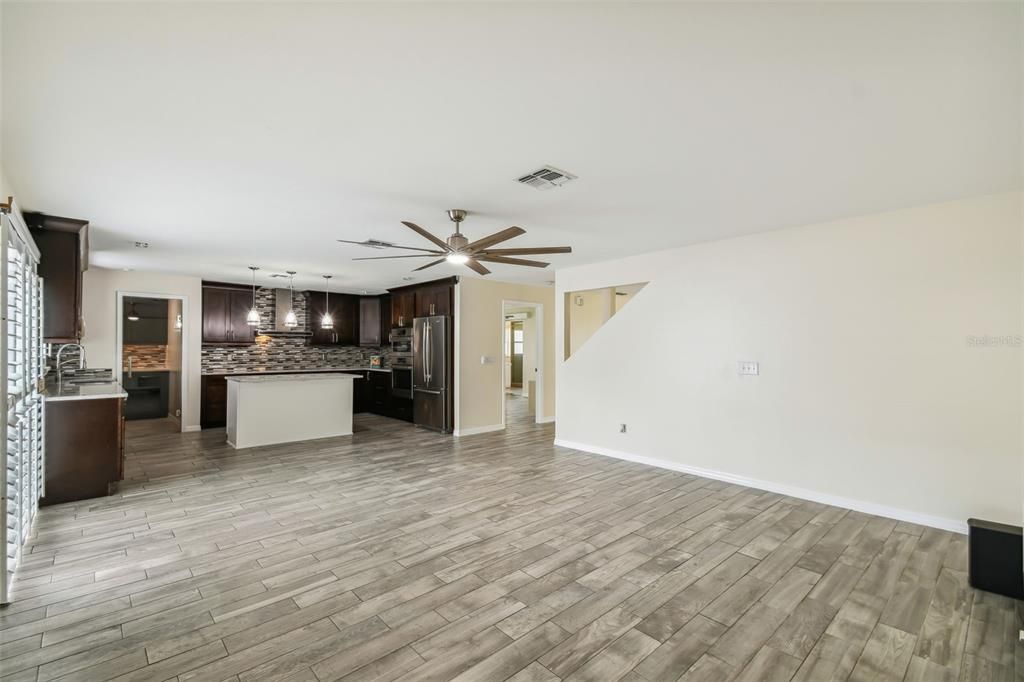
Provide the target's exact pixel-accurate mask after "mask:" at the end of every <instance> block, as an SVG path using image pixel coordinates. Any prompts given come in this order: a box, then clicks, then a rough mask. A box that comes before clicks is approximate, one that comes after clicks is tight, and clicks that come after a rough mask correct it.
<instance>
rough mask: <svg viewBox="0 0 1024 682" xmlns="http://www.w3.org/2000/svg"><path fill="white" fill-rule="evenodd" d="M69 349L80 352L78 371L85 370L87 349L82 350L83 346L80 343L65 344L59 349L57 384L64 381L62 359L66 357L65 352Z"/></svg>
mask: <svg viewBox="0 0 1024 682" xmlns="http://www.w3.org/2000/svg"><path fill="white" fill-rule="evenodd" d="M68 348H72V349H76V350H77V351H78V369H80V370H81V369H85V349H84V348H82V345H81V344H78V343H65V344H64V345H63V346H61V347H60V348H58V349H57V382H58V383H60V382H61V381H63V379H64V360H62V359H61V357H62V356H63V355H64V351H66V350H67V349H68Z"/></svg>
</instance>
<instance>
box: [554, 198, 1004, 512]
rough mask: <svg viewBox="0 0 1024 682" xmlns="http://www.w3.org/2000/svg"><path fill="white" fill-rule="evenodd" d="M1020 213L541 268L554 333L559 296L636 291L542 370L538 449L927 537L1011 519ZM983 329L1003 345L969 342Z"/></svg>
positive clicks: (893, 219) (808, 231) (802, 232)
mask: <svg viewBox="0 0 1024 682" xmlns="http://www.w3.org/2000/svg"><path fill="white" fill-rule="evenodd" d="M1020 220H1021V195H1020V194H1005V195H998V196H988V197H979V198H973V199H969V200H964V201H957V202H951V203H944V204H937V205H930V206H922V207H918V208H913V209H909V210H903V211H895V212H890V213H884V214H878V215H871V216H864V217H859V218H852V219H848V220H842V221H837V222H832V223H827V224H820V225H813V226H808V227H802V228H796V229H787V230H780V231H776V232H769V233H763V234H759V235H754V236H749V237H743V238H738V239H732V240H726V241H719V242H711V243H706V244H700V245H695V246H690V247H685V248H680V249H674V250H670V251H661V252H657V253H652V254H647V255H642V256H637V257H632V258H626V259H622V260H617V261H610V262H605V263H599V264H594V265H587V266H580V267H577V268H569V269H564V270H560V271H558V273H557V293H556V297H555V298H556V302H557V304H558V306H559V308H560V309H559V311H558V324H556V330H557V333H559V334H560V333H561V330H562V329H563V326H562V320H563V319H564V317H563V316H564V311H563V310H561V308H562V306H563V302H564V297H563V296H562V293H563V292H565V291H571V290H579V289H591V288H595V287H600V286H607V285H611V284H616V283H619V282H636V281H644V280H650V284H648V285H647V286H646V287H645V288H644V290H643V291H641V292H640V293H638V294H637V295H636V296H635V297H634V298H633V300H632V301H631V302H630V304H629V305H628V306H626V307H625V308H624V309H623V310H622V311H621V312H620V313H619V314H617V315H615V316H614V317H613V318H612V319H611V320H609V321H608V323H607V324H605V325H604V327H602V328H601V330H600V331H599V332H598V333H597V334H595V335H594V336H593V337H592V338H591V339H590V340H589V341H588V342H587V344H586V345H585V346H584V347H582V348H580V349H579V351H578V352H577V353H576V354H575V355H573V356H572V357H571V358H569V360H567V361H565V362H559V367H558V379H557V380H558V424H557V438H558V439H559V441H561V442H566V443H571V444H576V445H581V446H583V447H586V448H590V449H592V450H597V451H604V452H606V453H607V452H616V453H619V454H625V455H627V456H641V457H648V458H653V459H655V460H658V461H660V462H661V463H663V464H667V465H669V466H672V467H676V468H685V467H695V468H700V469H704V470H710V471H712V472H718V473H720V474H725V475H731V476H737V477H743V478H746V479H753V480H755V481H758V482H760V484H762V485H764V486H765V487H773V488H774V489H777V490H786V491H789V492H791V493H792V494H801V495H804V496H811V497H814V496H817V497H818V498H819V499H821V497H822V496H831V497H830V498H829V499H835V498H846V503H847V504H846V506H859V507H860V508H863V509H871V510H873V511H876V512H880V513H883V512H884V513H888V514H891V515H897V516H901V517H903V518H914V519H916V520H918V521H920V522H926V523H931V524H932V525H938V526H943V527H952V528H961V527H962V524H963V522H964V521H965V520H966V519H967V518H968V517H972V516H974V517H979V518H987V519H992V520H996V521H1002V522H1007V523H1015V524H1019V523H1020V518H1021V475H1020V470H1021V459H1020V455H1021V450H1022V430H1021V429H1022V424H1021V410H1022V400H1021V392H1022V386H1021V376H1022V374H1021V372H1022V368H1021V364H1022V358H1021V355H1022V349H1021V347H1020V344H1019V343H1015V342H1014V341H1013V340H1012V337H1016V338H1017V339H1018V340H1019V337H1020V335H1021V334H1022V333H1024V332H1022V291H1021V282H1022V272H1021V253H1022V251H1021V248H1022V247H1021V239H1022V235H1021V229H1020V224H1021V223H1020ZM638 335H641V336H642V338H640V336H638ZM986 335H989V336H992V337H1011V339H1010V340H1008V341H1004V342H996V343H993V345H984V346H981V345H971V343H970V338H969V337H984V336H986ZM556 343H558V344H559V346H561V343H562V339H561V338H559V339H557V340H556ZM739 360H756V361H758V362H760V363H761V375H760V376H758V377H740V376H738V375H737V371H736V363H737V361H739ZM620 423H626V424H628V433H626V434H619V433H618V426H619V424H620Z"/></svg>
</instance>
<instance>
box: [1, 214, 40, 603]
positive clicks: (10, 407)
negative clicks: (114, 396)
mask: <svg viewBox="0 0 1024 682" xmlns="http://www.w3.org/2000/svg"><path fill="white" fill-rule="evenodd" d="M38 262H39V251H38V250H37V249H36V246H35V244H34V243H33V242H32V237H31V236H30V235H29V232H28V229H27V228H26V227H25V223H24V221H23V220H22V219H21V214H20V213H19V212H18V210H17V209H16V208H14V207H13V206H12V207H11V208H10V210H9V211H7V212H5V213H3V214H2V217H0V301H2V302H3V306H4V307H3V315H2V325H0V357H2V358H4V362H3V363H0V383H2V384H4V385H6V386H7V401H6V403H5V405H4V407H5V409H3V410H2V411H0V413H2V414H3V425H2V426H3V430H4V432H5V434H6V438H5V439H4V446H3V461H4V465H5V466H4V467H3V468H2V474H3V479H2V480H0V490H2V491H3V508H2V509H0V514H2V518H3V520H4V522H3V524H2V527H0V532H2V537H0V541H2V543H3V548H4V551H3V554H2V556H0V569H2V570H0V603H5V604H6V603H7V602H9V601H10V586H11V580H12V578H13V576H14V569H15V568H16V567H17V565H18V560H19V559H20V558H21V547H22V545H24V544H25V541H26V540H27V539H28V536H29V533H30V532H31V530H32V521H33V519H34V518H35V515H36V511H37V510H38V509H39V498H40V497H42V495H43V481H44V480H45V478H44V466H45V462H44V459H43V397H42V395H40V392H39V383H40V380H41V378H42V376H43V372H44V370H45V366H46V363H45V349H44V347H43V338H42V336H43V333H42V332H43V329H42V312H43V310H42V280H41V279H40V278H39V276H38V275H37V274H36V265H37V264H38Z"/></svg>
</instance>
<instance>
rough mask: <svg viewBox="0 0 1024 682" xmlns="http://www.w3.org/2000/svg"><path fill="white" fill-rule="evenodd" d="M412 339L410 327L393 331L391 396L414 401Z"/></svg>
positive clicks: (390, 337)
mask: <svg viewBox="0 0 1024 682" xmlns="http://www.w3.org/2000/svg"><path fill="white" fill-rule="evenodd" d="M412 338H413V330H412V329H411V328H409V327H396V328H395V329H392V330H391V335H390V336H389V341H390V343H391V356H390V360H391V395H393V396H395V397H398V398H407V399H409V400H412Z"/></svg>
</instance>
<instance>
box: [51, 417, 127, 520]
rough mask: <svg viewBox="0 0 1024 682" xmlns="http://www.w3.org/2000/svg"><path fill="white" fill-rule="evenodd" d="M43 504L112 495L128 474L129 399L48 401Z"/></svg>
mask: <svg viewBox="0 0 1024 682" xmlns="http://www.w3.org/2000/svg"><path fill="white" fill-rule="evenodd" d="M45 410H46V440H45V444H46V445H45V447H46V452H45V457H46V496H45V497H43V498H42V499H41V500H39V504H40V505H49V504H59V503H61V502H75V501H77V500H86V499H89V498H92V497H103V496H105V495H109V494H110V492H111V488H112V487H113V486H114V485H116V483H117V482H118V481H119V480H121V479H122V478H123V475H124V400H122V399H121V398H102V399H92V400H49V401H47V402H46V404H45Z"/></svg>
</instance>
